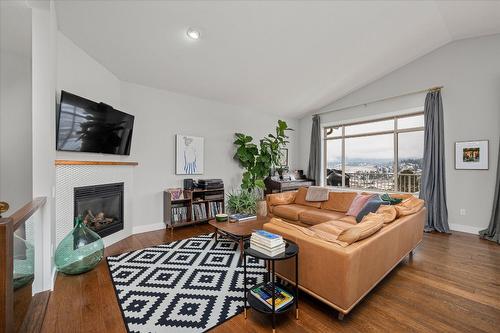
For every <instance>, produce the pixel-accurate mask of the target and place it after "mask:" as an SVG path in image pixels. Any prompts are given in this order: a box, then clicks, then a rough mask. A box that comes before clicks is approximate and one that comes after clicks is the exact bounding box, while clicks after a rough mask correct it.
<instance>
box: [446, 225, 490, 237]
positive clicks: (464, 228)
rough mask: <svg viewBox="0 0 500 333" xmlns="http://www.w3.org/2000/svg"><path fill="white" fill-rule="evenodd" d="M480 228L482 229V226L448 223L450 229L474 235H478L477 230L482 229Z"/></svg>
mask: <svg viewBox="0 0 500 333" xmlns="http://www.w3.org/2000/svg"><path fill="white" fill-rule="evenodd" d="M482 229H484V228H478V227H473V226H470V225H463V224H454V223H451V224H450V230H452V231H460V232H466V233H468V234H474V235H478V234H479V230H482Z"/></svg>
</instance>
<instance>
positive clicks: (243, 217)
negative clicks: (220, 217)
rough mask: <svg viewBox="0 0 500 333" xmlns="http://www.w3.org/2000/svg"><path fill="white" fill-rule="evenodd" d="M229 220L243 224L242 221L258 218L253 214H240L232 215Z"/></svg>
mask: <svg viewBox="0 0 500 333" xmlns="http://www.w3.org/2000/svg"><path fill="white" fill-rule="evenodd" d="M229 218H230V219H231V220H236V221H238V222H241V221H248V220H255V219H256V218H257V216H255V215H253V214H244V213H238V214H232V215H230V216H229Z"/></svg>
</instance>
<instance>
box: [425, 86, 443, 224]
mask: <svg viewBox="0 0 500 333" xmlns="http://www.w3.org/2000/svg"><path fill="white" fill-rule="evenodd" d="M424 118H425V130H424V163H423V167H422V185H421V189H420V198H421V199H423V200H425V203H426V206H427V224H426V226H425V231H426V232H432V231H439V232H446V233H449V232H450V228H449V226H448V208H447V206H446V183H445V170H444V167H445V164H444V146H445V144H444V124H443V102H442V100H441V92H440V91H431V92H429V93H427V96H426V97H425V109H424Z"/></svg>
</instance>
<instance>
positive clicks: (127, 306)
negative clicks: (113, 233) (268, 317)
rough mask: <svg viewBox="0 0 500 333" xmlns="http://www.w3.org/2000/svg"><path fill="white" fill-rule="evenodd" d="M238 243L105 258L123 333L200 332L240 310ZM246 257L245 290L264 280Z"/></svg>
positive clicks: (201, 241)
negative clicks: (124, 328)
mask: <svg viewBox="0 0 500 333" xmlns="http://www.w3.org/2000/svg"><path fill="white" fill-rule="evenodd" d="M239 259H240V250H239V247H238V244H237V243H235V242H233V241H230V240H224V238H221V237H219V240H218V242H217V244H215V241H214V239H213V238H212V234H210V235H201V236H198V237H193V238H188V239H184V240H180V241H176V242H172V243H169V244H162V245H158V246H155V247H150V248H146V249H142V250H138V251H133V252H128V253H123V254H120V255H117V256H110V257H107V260H108V266H109V270H110V273H111V279H112V281H113V284H114V286H115V290H116V296H117V298H118V303H119V304H120V307H121V309H122V314H123V318H124V320H125V323H126V326H127V328H128V331H129V332H141V333H143V332H205V331H207V330H209V329H211V328H213V327H215V326H217V325H219V324H221V323H223V322H224V321H226V320H227V319H229V318H231V317H233V316H234V315H236V314H239V313H241V312H242V311H243V302H244V298H243V265H242V263H241V264H240V260H239ZM266 272H267V270H266V269H265V266H264V261H261V260H258V259H255V258H253V257H247V285H248V286H251V285H255V284H257V283H260V282H263V281H264V275H265V273H266Z"/></svg>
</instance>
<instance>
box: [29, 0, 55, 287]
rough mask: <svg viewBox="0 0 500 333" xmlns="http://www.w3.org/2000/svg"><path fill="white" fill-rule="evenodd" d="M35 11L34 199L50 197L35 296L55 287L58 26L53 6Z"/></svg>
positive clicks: (40, 227) (39, 226)
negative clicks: (39, 292)
mask: <svg viewBox="0 0 500 333" xmlns="http://www.w3.org/2000/svg"><path fill="white" fill-rule="evenodd" d="M35 4H36V6H33V7H32V74H33V76H32V84H33V85H32V93H33V95H32V102H33V107H32V112H33V118H32V119H33V133H32V135H33V196H34V197H47V203H46V205H45V207H44V209H43V211H42V214H41V217H42V220H41V221H40V223H35V248H36V249H37V250H36V252H35V256H36V257H35V281H34V286H33V290H34V291H35V292H38V291H41V290H47V289H51V288H52V286H53V276H54V261H53V250H54V249H55V246H56V244H55V223H54V221H55V209H54V201H55V200H54V191H55V168H54V159H55V155H56V154H55V149H54V148H55V139H54V138H55V135H54V134H55V109H56V104H55V100H56V95H55V90H56V86H55V80H56V77H55V76H56V66H55V65H56V59H57V54H56V40H55V38H56V31H57V22H56V16H55V9H54V4H53V3H52V2H50V3H45V2H43V3H42V2H39V3H35ZM39 276H41V277H42V278H41V279H38V277H39Z"/></svg>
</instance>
